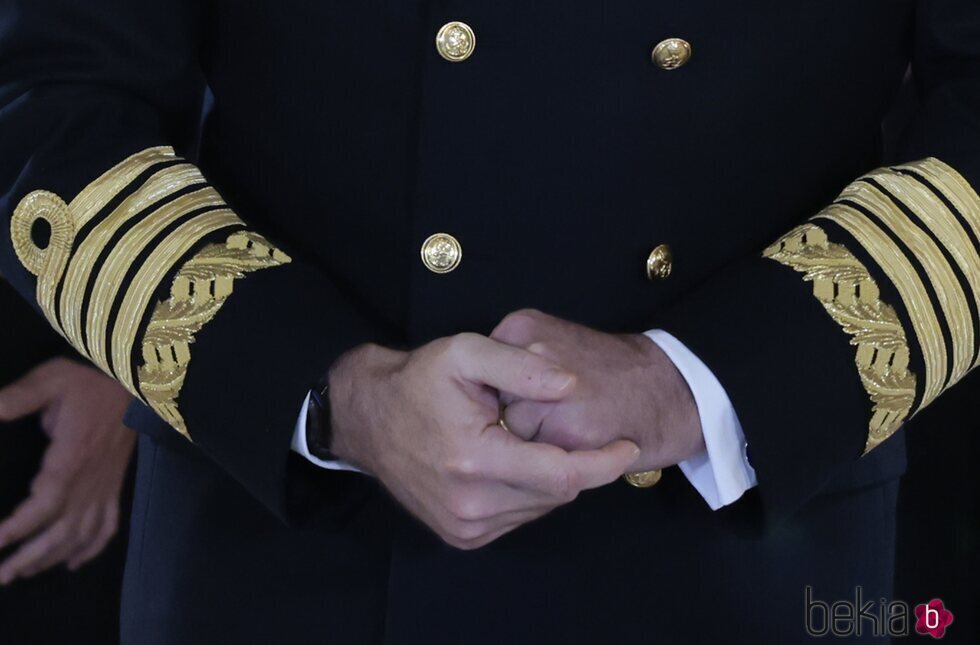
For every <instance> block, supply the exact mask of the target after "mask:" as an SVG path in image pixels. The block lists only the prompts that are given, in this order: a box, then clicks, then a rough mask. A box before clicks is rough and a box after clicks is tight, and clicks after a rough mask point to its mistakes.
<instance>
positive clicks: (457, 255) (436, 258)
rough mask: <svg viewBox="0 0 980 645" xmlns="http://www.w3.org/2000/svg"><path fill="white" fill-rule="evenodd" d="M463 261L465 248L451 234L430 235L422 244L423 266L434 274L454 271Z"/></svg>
mask: <svg viewBox="0 0 980 645" xmlns="http://www.w3.org/2000/svg"><path fill="white" fill-rule="evenodd" d="M462 260H463V247H462V246H461V245H460V243H459V240H457V239H456V238H455V237H453V236H452V235H450V234H449V233H436V234H435V235H430V236H429V238H428V239H426V240H425V242H423V243H422V264H424V265H425V268H426V269H428V270H429V271H432V272H433V273H449V272H450V271H454V270H455V269H456V267H458V266H459V263H460V262H461V261H462Z"/></svg>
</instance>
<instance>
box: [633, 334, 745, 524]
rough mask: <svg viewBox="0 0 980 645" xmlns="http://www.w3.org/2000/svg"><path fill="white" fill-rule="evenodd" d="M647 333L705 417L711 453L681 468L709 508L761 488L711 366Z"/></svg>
mask: <svg viewBox="0 0 980 645" xmlns="http://www.w3.org/2000/svg"><path fill="white" fill-rule="evenodd" d="M646 335H647V337H648V338H649V339H650V340H652V341H653V342H655V343H656V344H657V345H658V346H659V347H660V349H662V350H663V352H664V353H665V354H667V357H668V358H670V360H671V361H673V363H674V365H675V366H676V367H677V371H679V372H680V373H681V376H683V377H684V380H685V381H687V385H688V387H689V388H690V389H691V394H693V395H694V403H695V405H697V408H698V414H699V415H700V417H701V432H702V434H703V435H704V444H705V446H706V447H707V450H706V451H705V452H703V453H701V454H700V455H698V456H696V457H692V458H691V459H688V460H687V461H683V462H681V463H680V464H678V466H680V469H681V471H682V472H683V473H684V475H685V476H686V477H687V479H688V481H689V482H691V485H692V486H694V488H695V489H697V491H698V493H700V494H701V497H703V498H704V501H705V502H707V503H708V506H710V507H711V510H715V511H716V510H718V509H719V508H722V507H723V506H727V505H729V504H732V503H733V502H735V501H737V500H738V499H739V498H741V497H742V495H743V494H745V491H747V490H749V489H751V488H753V487H755V486H756V485H757V484H758V481H757V480H756V476H755V469H753V468H752V465H751V464H750V463H749V458H748V454H747V453H746V448H747V447H748V446H747V445H746V443H745V434H744V433H743V432H742V424H741V423H739V421H738V415H736V414H735V407H734V406H733V405H732V402H731V400H730V399H729V398H728V394H727V393H726V392H725V388H724V387H722V385H721V383H719V382H718V379H717V378H715V375H714V374H713V373H712V371H711V370H710V369H708V366H707V365H705V364H704V363H702V362H701V359H699V358H698V357H697V356H695V355H694V353H693V352H692V351H691V350H689V349H688V348H687V347H686V346H685V345H684V344H683V343H681V342H680V341H679V340H677V339H676V338H674V337H673V336H671V335H670V334H668V333H667V332H665V331H663V330H661V329H654V330H651V331H648V332H647V333H646Z"/></svg>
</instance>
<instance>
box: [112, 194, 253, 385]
mask: <svg viewBox="0 0 980 645" xmlns="http://www.w3.org/2000/svg"><path fill="white" fill-rule="evenodd" d="M241 223H242V221H241V220H240V219H238V216H237V215H235V214H234V213H233V212H231V211H230V210H219V211H211V212H209V213H206V214H204V215H201V216H199V217H195V218H194V219H192V220H190V221H189V222H185V223H184V224H182V225H181V226H180V227H178V228H177V229H176V230H175V231H174V232H173V233H171V234H170V235H169V236H168V237H167V239H165V240H164V241H163V242H162V243H161V244H160V245H159V246H158V247H156V248H155V249H154V251H153V253H152V254H151V255H150V257H149V258H147V260H146V262H145V263H144V264H143V265H142V266H141V267H140V268H139V271H138V273H137V274H136V276H135V277H134V278H133V281H132V282H131V283H130V285H129V290H128V291H127V292H126V297H125V298H124V299H123V303H122V306H121V307H120V308H119V313H118V314H117V315H116V319H115V322H114V325H115V326H114V328H113V334H112V348H111V349H112V365H117V366H122V368H123V369H122V371H123V372H125V373H124V374H120V375H119V380H121V381H122V382H123V383H124V384H126V385H127V386H130V387H135V386H136V384H135V383H133V381H132V375H131V373H130V371H129V370H127V369H126V367H128V366H129V365H131V363H132V360H131V356H132V352H133V346H134V345H135V343H136V336H135V335H134V334H133V333H132V330H133V329H134V328H135V327H136V326H137V325H138V324H139V322H140V320H141V319H142V317H143V314H144V312H146V311H147V309H148V308H149V307H150V306H151V298H152V297H153V292H154V291H155V290H156V288H157V285H159V284H160V283H161V282H162V281H163V280H164V279H165V277H166V276H167V275H169V274H171V273H172V272H173V270H174V269H176V268H177V267H176V262H177V261H179V259H180V258H182V257H183V256H184V255H185V254H186V253H188V252H189V251H190V250H191V249H193V248H194V246H195V245H197V244H198V243H199V242H200V240H202V239H203V238H204V237H206V236H207V235H209V234H211V233H213V232H215V231H218V230H220V229H223V228H228V227H230V226H235V225H240V224H241Z"/></svg>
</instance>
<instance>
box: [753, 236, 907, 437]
mask: <svg viewBox="0 0 980 645" xmlns="http://www.w3.org/2000/svg"><path fill="white" fill-rule="evenodd" d="M763 255H764V257H767V258H770V259H772V260H775V261H777V262H779V263H781V264H783V265H786V266H788V267H790V268H792V269H793V270H795V271H798V272H800V273H803V279H804V280H806V281H807V282H812V283H813V295H814V296H816V298H817V299H818V300H819V301H820V303H821V304H822V305H823V307H824V309H825V310H826V311H827V313H828V314H830V316H831V318H833V319H834V321H836V322H837V324H839V325H840V326H841V328H843V330H844V331H845V332H846V333H847V334H848V335H850V336H851V344H852V345H855V346H856V347H857V351H856V353H855V356H854V362H855V364H856V365H857V369H858V374H859V375H860V377H861V383H862V384H863V385H864V389H865V390H866V391H867V393H868V395H869V397H870V398H871V402H872V404H873V409H872V417H871V421H870V423H869V432H868V440H867V443H866V446H865V451H866V452H867V451H870V450H872V449H873V448H875V447H876V446H878V445H879V444H880V443H881V442H883V441H884V440H885V439H887V438H888V437H890V436H891V435H892V434H893V433H894V432H895V431H896V430H897V429H898V428H899V427H900V426H901V425H902V423H903V422H904V421H905V419H906V418H907V417H908V415H909V413H910V411H911V409H912V404H913V402H914V400H915V382H916V381H915V375H914V374H912V372H910V371H909V369H908V365H909V345H908V340H907V338H906V336H905V330H904V329H903V328H902V325H901V323H900V322H899V319H898V315H897V314H896V313H895V310H894V309H893V308H892V307H891V306H889V305H887V304H885V303H884V302H882V301H881V299H880V293H879V290H878V285H877V284H876V283H875V281H874V279H873V278H872V277H871V275H870V274H869V273H868V270H867V269H866V268H865V267H864V265H863V264H861V262H860V261H859V260H858V259H857V258H856V257H854V255H853V254H852V253H851V252H850V251H848V250H847V248H846V247H844V246H843V245H840V244H832V243H830V242H829V241H828V239H827V234H826V233H825V232H824V231H823V229H821V228H819V227H818V226H815V225H813V224H804V225H803V226H800V227H798V228H796V229H794V230H793V231H791V232H790V233H788V234H787V235H785V236H783V237H782V238H781V239H780V240H779V241H777V242H776V243H775V244H773V245H772V246H770V247H769V248H767V249H766V250H765V252H764V253H763Z"/></svg>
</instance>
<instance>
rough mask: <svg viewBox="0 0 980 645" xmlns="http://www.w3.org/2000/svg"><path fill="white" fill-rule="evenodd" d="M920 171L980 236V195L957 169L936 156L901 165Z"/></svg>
mask: <svg viewBox="0 0 980 645" xmlns="http://www.w3.org/2000/svg"><path fill="white" fill-rule="evenodd" d="M898 168H899V169H905V170H911V171H913V172H918V173H919V174H920V175H922V176H923V177H924V178H925V179H927V180H928V181H929V183H931V184H932V185H933V186H935V187H936V189H937V190H939V191H940V192H942V193H943V195H945V196H946V199H948V200H949V201H950V203H951V204H953V206H955V207H956V210H958V211H959V212H960V214H962V215H963V218H964V219H965V220H966V221H967V223H968V224H969V226H970V227H971V228H972V229H973V232H974V234H975V235H976V236H977V237H978V238H980V195H978V194H977V191H975V190H974V189H973V187H972V186H971V185H970V183H969V182H968V181H967V180H966V179H964V178H963V176H962V175H961V174H960V173H958V172H956V170H955V169H954V168H953V167H952V166H949V165H947V164H945V163H943V162H942V161H940V160H939V159H936V158H935V157H930V158H929V159H924V160H922V161H917V162H915V163H910V164H906V165H904V166H899V167H898Z"/></svg>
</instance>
